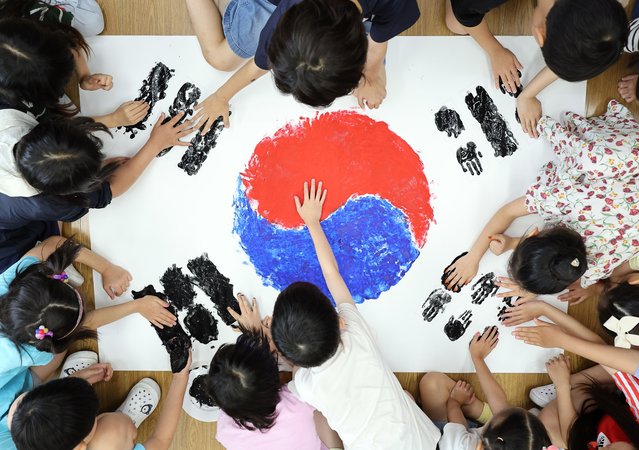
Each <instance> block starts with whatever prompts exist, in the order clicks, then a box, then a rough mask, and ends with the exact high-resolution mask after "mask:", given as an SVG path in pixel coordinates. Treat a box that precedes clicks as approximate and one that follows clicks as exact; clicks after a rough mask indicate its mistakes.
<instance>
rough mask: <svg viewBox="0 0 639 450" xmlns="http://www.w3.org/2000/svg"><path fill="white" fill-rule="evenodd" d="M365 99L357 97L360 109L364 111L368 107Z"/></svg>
mask: <svg viewBox="0 0 639 450" xmlns="http://www.w3.org/2000/svg"><path fill="white" fill-rule="evenodd" d="M364 101H365V99H364V97H359V96H358V97H357V103H358V104H359V107H360V108H362V109H366V105H365V104H364Z"/></svg>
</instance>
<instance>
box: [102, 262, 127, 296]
mask: <svg viewBox="0 0 639 450" xmlns="http://www.w3.org/2000/svg"><path fill="white" fill-rule="evenodd" d="M100 275H101V276H102V287H103V288H104V292H106V293H107V295H108V296H109V298H110V299H111V300H113V299H114V298H115V297H119V296H120V295H122V294H123V293H124V292H126V290H127V289H128V288H129V285H130V284H131V280H132V279H133V277H132V276H131V274H130V273H129V272H128V271H127V270H126V269H124V268H122V267H120V266H118V265H115V264H109V265H108V266H107V267H106V268H105V269H104V270H103V271H102V272H101V273H100Z"/></svg>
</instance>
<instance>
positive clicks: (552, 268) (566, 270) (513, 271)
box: [508, 225, 588, 294]
mask: <svg viewBox="0 0 639 450" xmlns="http://www.w3.org/2000/svg"><path fill="white" fill-rule="evenodd" d="M587 267H588V261H587V259H586V246H585V244H584V241H583V239H582V237H581V236H580V235H579V233H577V232H576V231H573V230H571V229H569V228H566V227H564V226H562V225H556V226H554V227H552V228H548V229H545V230H542V231H541V232H539V233H538V234H536V235H534V236H528V237H526V238H524V239H522V240H521V241H520V242H519V244H518V245H517V247H516V248H515V251H514V252H513V254H512V256H511V257H510V261H509V263H508V271H509V273H510V276H511V278H512V279H513V280H514V281H515V282H517V283H518V284H519V285H520V286H521V287H523V288H524V289H526V290H527V291H528V292H531V293H533V294H556V293H558V292H561V291H563V290H564V289H566V288H567V287H568V286H570V285H571V284H572V283H574V282H575V281H577V280H578V279H579V278H581V276H582V275H583V274H584V272H586V269H587Z"/></svg>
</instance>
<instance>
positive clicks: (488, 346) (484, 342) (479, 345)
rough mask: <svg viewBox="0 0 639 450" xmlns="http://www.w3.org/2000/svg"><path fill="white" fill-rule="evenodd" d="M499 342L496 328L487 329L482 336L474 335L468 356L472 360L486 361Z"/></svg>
mask: <svg viewBox="0 0 639 450" xmlns="http://www.w3.org/2000/svg"><path fill="white" fill-rule="evenodd" d="M498 342H499V330H498V329H497V327H496V326H492V327H488V328H486V329H485V330H484V332H483V333H482V334H479V332H477V333H475V335H474V336H473V340H472V341H470V356H471V357H472V358H473V359H486V357H487V356H488V355H489V354H490V352H492V351H493V349H494V348H495V347H496V346H497V343H498Z"/></svg>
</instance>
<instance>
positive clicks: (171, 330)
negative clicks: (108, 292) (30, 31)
mask: <svg viewBox="0 0 639 450" xmlns="http://www.w3.org/2000/svg"><path fill="white" fill-rule="evenodd" d="M131 293H132V294H133V298H134V299H138V298H142V297H144V296H145V295H155V296H156V297H159V298H161V299H162V300H165V301H166V299H167V297H166V295H165V294H164V293H163V292H157V291H156V290H155V287H153V285H148V286H146V287H145V288H144V289H142V290H141V291H131ZM169 303H170V302H169ZM167 309H168V310H169V312H170V313H171V314H173V315H174V316H176V317H177V310H176V309H175V307H174V306H173V305H172V304H169V307H168V308H167ZM151 326H152V327H153V328H154V329H155V332H156V333H157V335H158V337H159V338H160V340H161V341H162V345H164V347H165V348H166V351H167V352H168V353H169V357H170V358H171V371H172V372H173V373H178V372H181V371H182V369H184V367H185V366H186V363H187V361H188V360H189V349H190V348H191V339H190V338H189V336H188V335H187V334H186V332H185V331H184V329H183V328H182V325H180V323H179V322H177V323H176V324H175V325H174V326H172V327H167V326H165V327H164V328H157V327H156V326H155V325H153V324H151Z"/></svg>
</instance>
